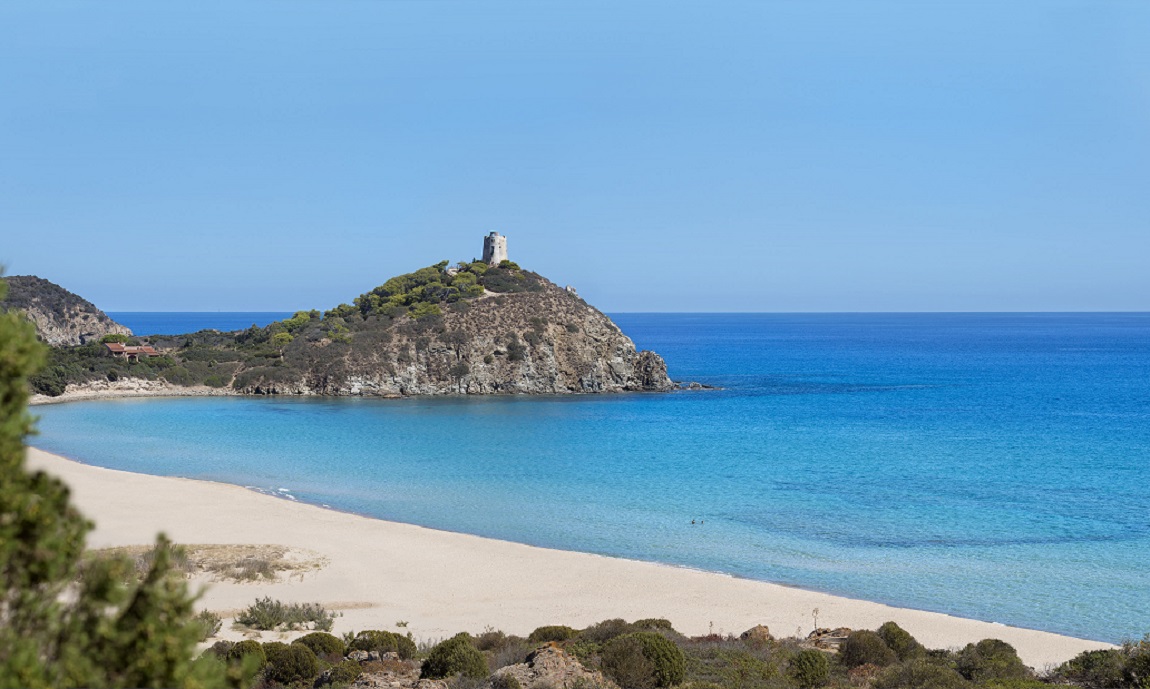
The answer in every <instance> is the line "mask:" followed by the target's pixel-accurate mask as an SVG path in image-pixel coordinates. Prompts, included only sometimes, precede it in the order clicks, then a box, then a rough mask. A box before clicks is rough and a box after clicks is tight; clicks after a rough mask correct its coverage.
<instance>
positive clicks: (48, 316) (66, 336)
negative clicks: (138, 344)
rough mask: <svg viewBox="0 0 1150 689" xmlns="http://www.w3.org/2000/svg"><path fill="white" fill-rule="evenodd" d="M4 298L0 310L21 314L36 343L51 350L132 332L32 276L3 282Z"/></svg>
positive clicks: (91, 305) (96, 309)
mask: <svg viewBox="0 0 1150 689" xmlns="http://www.w3.org/2000/svg"><path fill="white" fill-rule="evenodd" d="M4 280H5V281H6V282H7V283H8V296H7V297H6V298H5V299H4V301H3V302H0V308H7V309H14V310H17V311H23V312H24V313H25V314H26V315H27V316H28V319H29V320H31V321H32V322H33V323H35V324H36V332H37V333H38V334H39V335H40V339H42V340H43V341H44V342H47V343H48V344H50V345H53V346H59V345H81V344H85V343H87V342H91V341H93V340H99V339H100V338H101V337H103V336H105V335H110V334H120V335H131V334H132V331H131V330H128V329H127V328H125V327H124V326H122V325H120V324H119V323H117V322H116V321H114V320H112V319H111V318H109V317H108V314H106V313H104V312H103V311H101V310H100V309H98V308H96V307H95V306H94V305H93V304H92V302H90V301H88V300H87V299H84V298H83V297H80V296H79V295H76V294H73V293H72V292H69V291H68V290H66V289H64V288H63V287H61V286H59V285H57V284H55V283H52V282H49V281H47V280H45V279H43V278H38V277H36V276H34V275H15V276H12V277H8V278H4Z"/></svg>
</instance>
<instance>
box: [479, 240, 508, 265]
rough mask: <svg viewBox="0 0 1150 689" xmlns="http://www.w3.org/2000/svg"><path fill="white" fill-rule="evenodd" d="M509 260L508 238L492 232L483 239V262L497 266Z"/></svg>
mask: <svg viewBox="0 0 1150 689" xmlns="http://www.w3.org/2000/svg"><path fill="white" fill-rule="evenodd" d="M507 260H509V259H508V258H507V237H504V236H503V235H501V234H499V233H498V232H492V233H491V234H489V235H487V236H486V237H484V238H483V262H484V263H486V264H487V265H489V266H497V265H499V264H500V263H502V262H503V261H507Z"/></svg>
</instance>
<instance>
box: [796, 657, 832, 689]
mask: <svg viewBox="0 0 1150 689" xmlns="http://www.w3.org/2000/svg"><path fill="white" fill-rule="evenodd" d="M788 674H790V676H791V679H793V680H794V681H795V684H798V685H799V686H800V687H802V689H814V688H815V687H821V686H823V685H824V684H826V683H827V679H828V678H829V677H830V676H831V663H830V661H829V660H827V656H826V654H825V653H823V652H822V651H817V650H815V649H813V648H807V649H803V650H801V651H799V652H798V653H796V654H795V657H794V658H792V659H791V666H790V668H789V670H788Z"/></svg>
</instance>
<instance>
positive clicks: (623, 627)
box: [579, 618, 638, 644]
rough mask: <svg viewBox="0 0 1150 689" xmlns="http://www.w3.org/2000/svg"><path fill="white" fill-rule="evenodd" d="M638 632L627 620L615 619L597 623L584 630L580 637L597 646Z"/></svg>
mask: <svg viewBox="0 0 1150 689" xmlns="http://www.w3.org/2000/svg"><path fill="white" fill-rule="evenodd" d="M634 631H638V630H636V629H635V627H634V626H633V625H631V624H630V623H629V622H627V620H623V619H619V618H615V619H613V620H603V621H602V622H597V623H595V624H593V625H591V626H590V627H587V628H586V629H584V630H583V631H582V632H581V633H580V634H579V636H580V637H581V638H582V639H583V640H585V641H590V642H592V643H596V644H603V643H607V642H608V641H610V640H611V639H614V638H615V637H617V636H623V635H624V634H630V633H631V632H634Z"/></svg>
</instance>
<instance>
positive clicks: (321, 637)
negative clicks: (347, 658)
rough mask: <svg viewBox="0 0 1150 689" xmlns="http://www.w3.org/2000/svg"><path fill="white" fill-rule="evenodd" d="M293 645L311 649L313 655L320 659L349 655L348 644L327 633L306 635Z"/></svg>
mask: <svg viewBox="0 0 1150 689" xmlns="http://www.w3.org/2000/svg"><path fill="white" fill-rule="evenodd" d="M292 643H293V644H303V645H304V646H307V647H308V648H310V649H311V651H312V653H314V654H316V655H317V656H319V657H320V658H323V657H324V656H339V657H340V658H342V657H343V656H344V655H346V654H347V644H345V643H344V642H343V641H342V640H340V638H339V637H337V636H332V635H331V634H328V633H327V632H312V633H311V634H305V635H304V636H301V637H300V638H298V639H296V640H295V641H293V642H292Z"/></svg>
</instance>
